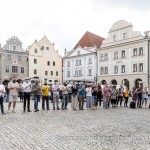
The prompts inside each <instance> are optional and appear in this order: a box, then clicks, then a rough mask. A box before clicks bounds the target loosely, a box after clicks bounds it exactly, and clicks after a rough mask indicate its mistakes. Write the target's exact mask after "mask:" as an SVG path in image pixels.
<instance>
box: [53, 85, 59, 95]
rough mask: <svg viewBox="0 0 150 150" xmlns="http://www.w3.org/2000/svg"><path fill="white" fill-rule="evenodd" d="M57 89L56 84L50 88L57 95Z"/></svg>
mask: <svg viewBox="0 0 150 150" xmlns="http://www.w3.org/2000/svg"><path fill="white" fill-rule="evenodd" d="M58 89H59V86H58V85H57V84H56V85H55V84H53V86H52V90H53V93H57V94H58V93H59V92H58Z"/></svg>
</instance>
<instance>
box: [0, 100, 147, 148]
mask: <svg viewBox="0 0 150 150" xmlns="http://www.w3.org/2000/svg"><path fill="white" fill-rule="evenodd" d="M50 105H51V110H50V111H42V110H40V111H39V112H31V113H23V112H22V103H20V102H18V103H17V109H16V113H10V114H6V115H0V150H150V109H149V108H143V109H135V110H134V109H130V108H124V107H118V108H116V109H114V108H110V109H108V110H105V109H103V108H100V109H98V110H82V111H81V110H80V111H79V110H77V111H73V110H71V108H70V104H69V106H68V108H69V109H68V110H59V111H58V110H55V111H54V110H52V104H51V103H50ZM31 106H32V107H33V102H31ZM6 107H7V103H5V110H6ZM40 107H41V104H40ZM32 110H33V108H32Z"/></svg>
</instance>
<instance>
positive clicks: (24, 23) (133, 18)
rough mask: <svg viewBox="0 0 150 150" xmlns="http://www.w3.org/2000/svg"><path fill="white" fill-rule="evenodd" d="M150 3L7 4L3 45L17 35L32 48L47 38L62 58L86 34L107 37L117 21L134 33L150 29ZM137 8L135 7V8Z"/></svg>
mask: <svg viewBox="0 0 150 150" xmlns="http://www.w3.org/2000/svg"><path fill="white" fill-rule="evenodd" d="M149 3H150V2H149V1H146V0H145V3H144V1H142V2H141V1H139V0H138V1H136V0H133V1H130V3H129V0H126V1H119V0H113V1H112V0H101V1H99V0H13V1H11V0H5V1H3V2H1V9H0V18H1V24H0V43H2V45H4V44H5V41H6V40H7V39H8V38H10V37H11V36H13V35H16V36H18V37H19V38H20V40H21V41H22V42H23V43H24V45H23V46H24V47H27V46H28V45H31V44H32V43H33V42H34V40H35V39H37V40H40V39H41V38H42V37H43V36H44V34H46V36H47V37H48V38H49V40H50V41H51V42H52V43H53V42H54V43H55V46H56V49H58V50H59V52H60V53H61V54H63V50H64V49H65V48H67V49H68V50H71V49H72V48H73V47H74V46H75V45H76V43H77V42H78V41H79V39H80V38H81V37H82V35H83V34H84V33H85V32H86V31H90V32H93V33H95V34H98V35H100V36H103V37H107V32H108V31H109V29H110V28H111V26H112V25H113V24H114V23H115V22H116V21H118V20H120V19H121V20H122V19H124V20H127V21H128V22H131V23H132V24H133V25H134V27H133V29H134V30H140V31H142V32H143V31H145V30H148V29H150V23H149V21H148V19H149V18H150V11H149V9H147V8H148V7H147V6H148V4H149ZM135 4H136V5H135ZM144 8H145V9H144Z"/></svg>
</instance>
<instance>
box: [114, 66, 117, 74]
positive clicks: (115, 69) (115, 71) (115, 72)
mask: <svg viewBox="0 0 150 150" xmlns="http://www.w3.org/2000/svg"><path fill="white" fill-rule="evenodd" d="M117 73H118V66H114V74H117Z"/></svg>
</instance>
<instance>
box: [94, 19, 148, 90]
mask: <svg viewBox="0 0 150 150" xmlns="http://www.w3.org/2000/svg"><path fill="white" fill-rule="evenodd" d="M97 55H98V82H99V83H101V84H103V81H107V82H108V83H109V84H110V85H111V84H121V85H126V86H128V87H129V88H130V89H131V88H132V87H133V86H137V85H139V83H143V84H144V85H143V86H148V84H149V71H150V67H149V64H150V63H149V58H150V54H149V42H148V39H147V38H146V37H144V36H142V35H141V33H140V32H138V31H133V29H132V25H131V24H129V23H128V22H127V21H124V20H119V21H117V22H116V23H114V24H113V26H112V27H111V29H110V31H109V32H108V37H107V38H106V39H105V40H104V41H103V43H102V45H101V48H100V49H98V51H97ZM139 81H140V82H139Z"/></svg>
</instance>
